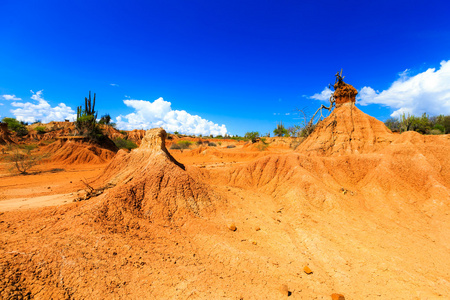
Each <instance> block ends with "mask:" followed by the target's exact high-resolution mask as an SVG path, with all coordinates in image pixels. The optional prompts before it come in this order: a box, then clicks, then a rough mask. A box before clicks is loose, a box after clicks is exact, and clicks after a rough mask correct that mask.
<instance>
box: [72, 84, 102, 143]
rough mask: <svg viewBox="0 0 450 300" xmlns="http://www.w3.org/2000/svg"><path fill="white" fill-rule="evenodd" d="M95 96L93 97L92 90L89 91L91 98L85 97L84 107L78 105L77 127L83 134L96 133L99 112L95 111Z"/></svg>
mask: <svg viewBox="0 0 450 300" xmlns="http://www.w3.org/2000/svg"><path fill="white" fill-rule="evenodd" d="M95 98H96V94H95V93H94V99H93V100H92V98H91V91H89V98H87V97H85V98H84V109H83V107H82V106H78V107H77V121H76V127H77V129H78V132H79V133H80V134H83V135H92V134H94V133H95V131H96V130H95V129H96V126H97V124H96V123H97V114H98V113H97V112H96V111H95Z"/></svg>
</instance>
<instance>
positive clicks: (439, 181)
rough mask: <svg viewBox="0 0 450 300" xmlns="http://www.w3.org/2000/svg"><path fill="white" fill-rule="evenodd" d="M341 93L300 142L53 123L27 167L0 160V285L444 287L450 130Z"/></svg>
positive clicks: (373, 292) (14, 292)
mask: <svg viewBox="0 0 450 300" xmlns="http://www.w3.org/2000/svg"><path fill="white" fill-rule="evenodd" d="M343 102H344V103H338V102H337V103H338V104H339V105H337V108H336V109H335V110H334V111H333V112H332V113H331V115H330V116H329V117H327V118H326V119H325V120H323V121H322V122H321V123H319V125H318V126H317V128H316V129H315V131H314V132H313V133H312V134H311V135H310V136H309V137H308V138H306V139H305V140H303V141H301V143H300V141H299V140H295V139H290V138H271V139H268V140H267V141H266V143H267V144H263V142H262V141H258V142H256V143H254V144H252V143H251V142H247V143H246V142H243V141H241V142H236V141H233V140H223V141H221V145H220V146H219V145H218V146H216V147H212V146H206V144H201V143H199V144H195V145H193V146H192V147H191V149H188V150H170V149H169V148H170V147H169V146H170V145H171V143H173V140H169V139H167V135H166V133H165V131H164V130H163V129H152V130H149V131H147V132H143V131H135V132H134V133H133V135H132V136H134V140H135V141H136V142H137V143H138V145H140V146H139V148H136V149H133V150H131V151H126V150H119V151H118V152H117V153H116V151H117V149H111V147H112V146H111V147H110V149H106V148H105V149H103V148H99V147H97V146H96V145H93V144H89V143H88V142H86V141H83V140H82V139H81V140H77V139H74V138H68V137H66V138H64V136H65V133H64V130H66V129H64V128H62V127H64V126H65V125H64V123H61V124H62V125H61V124H60V125H61V126H62V127H61V128H62V129H60V131H55V132H56V133H55V134H56V135H59V138H58V139H57V141H56V142H53V143H50V144H48V145H47V144H46V143H45V140H43V139H42V138H41V139H42V140H41V141H40V142H39V143H40V144H39V145H40V146H39V147H38V148H37V149H36V150H34V151H37V152H39V151H40V152H50V153H51V154H52V155H51V156H50V158H49V159H46V160H44V161H43V162H42V163H41V164H40V165H38V166H36V167H34V168H33V169H32V170H31V171H30V172H29V173H30V174H28V175H18V174H17V173H11V172H10V171H8V169H9V168H10V166H11V163H10V162H8V161H6V160H2V161H1V162H0V163H1V165H0V176H1V177H0V230H1V234H0V298H1V299H283V298H287V297H289V298H292V299H344V297H345V299H449V297H450V215H449V213H450V155H449V153H450V135H439V136H425V135H420V134H418V133H416V132H405V133H402V134H394V133H392V132H391V131H390V130H389V129H388V128H387V127H385V125H384V124H383V123H382V122H381V121H378V120H376V119H375V118H372V117H370V116H368V115H366V114H365V113H363V112H362V111H361V110H360V109H359V108H358V107H357V106H355V104H354V102H352V101H343ZM63 125H64V126H63ZM67 126H69V125H67ZM67 126H66V127H67ZM115 134H118V135H119V134H120V133H119V132H116V133H115ZM130 136H131V135H130ZM8 138H9V137H6V136H3V139H4V140H5V144H7V142H6V140H7V139H8ZM52 138H53V139H54V138H56V137H55V136H53V137H52ZM193 140H195V139H193ZM200 144H201V145H200ZM261 144H263V145H261ZM229 145H235V146H236V147H234V148H231V147H227V146H229ZM3 147H4V149H6V147H7V146H3ZM5 151H6V152H8V151H7V150H5ZM4 155H5V156H6V155H7V154H4Z"/></svg>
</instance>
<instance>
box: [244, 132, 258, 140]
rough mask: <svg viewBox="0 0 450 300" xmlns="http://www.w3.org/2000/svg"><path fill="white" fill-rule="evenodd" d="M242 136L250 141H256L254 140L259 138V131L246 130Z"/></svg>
mask: <svg viewBox="0 0 450 300" xmlns="http://www.w3.org/2000/svg"><path fill="white" fill-rule="evenodd" d="M244 138H246V139H249V140H251V141H252V143H256V140H257V139H258V138H259V132H258V131H251V132H247V133H246V134H245V135H244Z"/></svg>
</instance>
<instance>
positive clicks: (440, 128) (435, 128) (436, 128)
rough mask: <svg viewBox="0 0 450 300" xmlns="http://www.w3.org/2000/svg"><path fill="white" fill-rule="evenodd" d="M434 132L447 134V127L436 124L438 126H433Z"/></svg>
mask: <svg viewBox="0 0 450 300" xmlns="http://www.w3.org/2000/svg"><path fill="white" fill-rule="evenodd" d="M433 130H439V131H440V132H441V133H444V132H445V127H444V126H443V125H441V124H436V125H434V126H433ZM433 130H431V131H433ZM430 133H431V132H430ZM441 133H439V134H441ZM431 134H433V133H431Z"/></svg>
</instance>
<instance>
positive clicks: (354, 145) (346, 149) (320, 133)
mask: <svg viewBox="0 0 450 300" xmlns="http://www.w3.org/2000/svg"><path fill="white" fill-rule="evenodd" d="M336 76H337V78H336V83H335V84H334V89H335V91H334V93H333V98H334V101H335V104H336V108H335V109H334V110H333V111H332V112H331V114H330V115H329V116H328V117H327V118H325V119H324V120H323V121H321V122H319V123H318V124H317V125H316V128H315V129H314V131H313V132H312V133H311V134H310V135H309V136H308V138H307V139H306V140H305V141H304V142H303V143H302V144H301V145H300V146H299V147H298V148H297V151H298V152H305V153H310V154H311V153H316V154H319V155H342V154H351V153H367V152H373V151H375V150H380V149H382V148H384V147H385V146H386V145H389V144H390V143H391V142H392V140H393V135H392V132H391V131H390V130H389V129H388V128H387V127H386V126H385V125H384V123H383V122H381V121H379V120H377V119H375V118H373V117H371V116H369V115H367V114H365V113H363V112H362V111H361V110H360V109H358V108H357V107H356V106H355V102H356V95H357V94H358V92H357V90H356V89H355V88H354V87H353V86H351V85H350V84H347V83H345V82H344V81H343V78H342V77H341V76H340V75H339V74H337V75H336Z"/></svg>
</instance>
